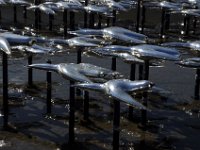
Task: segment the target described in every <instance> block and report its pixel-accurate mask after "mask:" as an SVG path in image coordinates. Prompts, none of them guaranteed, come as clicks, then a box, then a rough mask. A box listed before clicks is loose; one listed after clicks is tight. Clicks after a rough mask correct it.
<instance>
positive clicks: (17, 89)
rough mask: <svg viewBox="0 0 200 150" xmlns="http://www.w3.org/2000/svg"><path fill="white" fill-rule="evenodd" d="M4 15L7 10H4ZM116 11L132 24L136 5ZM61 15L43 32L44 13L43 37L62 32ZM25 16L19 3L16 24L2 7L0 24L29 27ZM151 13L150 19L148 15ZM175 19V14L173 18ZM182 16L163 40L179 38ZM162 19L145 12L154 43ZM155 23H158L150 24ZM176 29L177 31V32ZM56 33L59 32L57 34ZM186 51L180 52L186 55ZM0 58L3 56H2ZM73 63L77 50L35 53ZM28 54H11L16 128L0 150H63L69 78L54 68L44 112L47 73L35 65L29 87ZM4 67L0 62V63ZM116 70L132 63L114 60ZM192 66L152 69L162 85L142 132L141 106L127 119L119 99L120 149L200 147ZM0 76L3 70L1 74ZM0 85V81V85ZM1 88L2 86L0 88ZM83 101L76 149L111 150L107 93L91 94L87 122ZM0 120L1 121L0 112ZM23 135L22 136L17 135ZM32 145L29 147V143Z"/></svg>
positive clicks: (105, 63)
mask: <svg viewBox="0 0 200 150" xmlns="http://www.w3.org/2000/svg"><path fill="white" fill-rule="evenodd" d="M7 14H8V15H7ZM128 14H129V15H130V16H131V17H129V16H128V15H127V13H121V14H119V15H118V17H117V18H118V20H117V23H116V24H117V25H119V26H124V27H128V28H130V29H133V30H134V29H135V26H134V25H135V18H136V16H135V10H134V11H130V12H128ZM61 15H62V14H61V13H60V14H58V15H57V16H56V17H55V21H54V27H53V29H54V31H53V32H50V33H49V31H47V28H48V27H47V25H48V20H47V18H48V17H47V16H46V15H45V14H43V15H42V30H41V31H39V33H40V34H41V35H43V36H51V37H58V36H59V37H62V33H60V27H62V25H61V24H62V17H60V16H61ZM81 15H82V14H81V13H76V16H78V17H77V19H76V25H77V28H78V27H83V19H82V18H83V17H82V16H81ZM27 17H28V18H27V20H24V19H23V17H22V8H21V7H18V23H17V24H16V25H14V24H13V20H12V9H11V8H10V7H2V20H1V25H2V28H5V27H7V28H8V27H9V26H17V27H19V28H22V27H23V26H25V25H26V26H30V27H31V26H33V23H34V19H33V12H31V11H30V12H28V16H27ZM152 18H153V19H152ZM177 18H178V19H177ZM181 21H182V18H181V17H180V16H173V17H172V27H171V28H172V29H171V30H170V32H169V33H168V34H167V38H166V41H174V40H178V39H179V38H181V37H182V36H181V35H180V29H181V28H182V27H181V26H180V25H179V26H178V28H177V26H174V24H175V23H179V24H180V23H181ZM159 23H160V11H159V10H151V11H148V13H147V21H146V26H145V27H146V28H145V31H144V33H145V34H147V35H149V36H150V37H152V38H153V40H152V41H153V42H155V41H160V40H159V39H157V38H158V34H157V33H158V31H159V30H158V29H159ZM155 26H156V28H154V27H155ZM177 30H178V31H177ZM59 33H60V34H59ZM198 36H199V35H198V34H196V35H194V36H191V37H186V39H187V40H193V39H198ZM188 55H191V54H187V55H185V56H184V57H187V56H188ZM0 59H1V58H0ZM48 59H51V60H52V63H61V62H66V63H67V62H70V63H71V62H74V63H76V53H70V54H69V53H68V52H64V53H58V54H55V55H52V56H45V55H44V56H38V55H37V56H34V59H33V63H39V62H43V63H44V62H46V61H47V60H48ZM82 62H88V63H92V64H95V65H99V66H102V67H107V68H110V67H111V59H109V58H95V57H87V56H83V57H82ZM26 65H27V57H24V56H22V55H16V54H14V55H12V56H11V57H10V58H9V97H10V102H9V103H10V115H9V121H10V123H11V124H12V125H13V126H15V127H16V128H17V131H18V133H12V132H11V133H10V132H5V131H1V136H0V147H2V148H3V149H24V148H26V149H27V148H30V149H31V146H33V147H34V149H35V148H39V149H56V148H60V149H65V148H68V145H66V143H67V141H68V117H69V114H68V112H69V101H68V97H69V94H68V91H69V82H68V81H66V80H64V79H63V78H62V77H60V76H59V75H58V74H56V73H52V74H53V75H52V76H53V91H52V92H53V93H52V102H53V108H52V112H53V113H52V115H51V116H47V115H46V104H45V103H46V100H45V97H46V83H45V80H46V73H45V72H44V71H38V70H34V76H33V80H34V84H35V85H36V87H35V88H32V89H29V88H27V68H26ZM0 69H2V67H0ZM117 70H118V71H119V72H122V73H123V74H124V75H125V77H127V78H129V72H130V65H129V64H125V63H124V62H122V61H121V60H117ZM194 77H195V70H192V69H187V68H181V67H179V66H177V65H175V64H174V62H166V63H165V67H160V68H157V67H156V68H153V67H152V68H150V77H149V79H150V80H151V81H153V82H154V83H155V84H156V85H157V86H158V87H160V88H162V89H164V91H162V93H161V95H158V94H150V96H149V99H150V100H149V101H150V102H149V107H150V109H151V110H152V111H151V112H148V128H147V131H143V130H142V129H141V128H139V123H140V111H138V110H134V119H133V120H132V121H129V120H128V119H127V115H128V109H127V106H126V105H125V104H121V107H122V110H121V128H120V129H121V133H120V149H164V150H166V149H178V150H183V149H185V150H186V149H187V150H188V149H192V150H198V149H199V148H200V144H199V142H198V141H199V140H198V139H199V138H200V134H199V133H200V130H199V129H200V119H199V117H200V109H199V108H200V102H199V101H194V100H193V98H192V96H193V93H194ZM0 79H2V74H0ZM0 87H2V81H1V84H0ZM0 92H1V93H2V88H0ZM82 105H83V101H82V99H81V98H77V100H76V122H75V136H76V144H75V145H74V148H75V149H112V100H110V99H108V98H107V97H106V96H104V95H102V94H99V93H95V92H91V93H90V120H91V121H90V122H89V123H88V124H87V123H85V122H84V121H83V115H82V109H83V108H82ZM0 118H1V124H2V116H1V117H0ZM20 137H21V138H20ZM30 144H31V146H30Z"/></svg>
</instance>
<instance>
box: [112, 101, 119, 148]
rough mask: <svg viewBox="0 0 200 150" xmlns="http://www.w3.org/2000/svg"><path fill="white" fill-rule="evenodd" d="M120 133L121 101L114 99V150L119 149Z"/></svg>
mask: <svg viewBox="0 0 200 150" xmlns="http://www.w3.org/2000/svg"><path fill="white" fill-rule="evenodd" d="M119 133H120V102H119V101H117V100H114V112H113V150H118V149H119Z"/></svg>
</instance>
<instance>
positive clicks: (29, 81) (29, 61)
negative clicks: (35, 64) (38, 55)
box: [28, 55, 33, 87]
mask: <svg viewBox="0 0 200 150" xmlns="http://www.w3.org/2000/svg"><path fill="white" fill-rule="evenodd" d="M32 61H33V56H32V55H29V56H28V65H31V64H32ZM32 85H33V69H32V68H28V86H29V87H30V86H32Z"/></svg>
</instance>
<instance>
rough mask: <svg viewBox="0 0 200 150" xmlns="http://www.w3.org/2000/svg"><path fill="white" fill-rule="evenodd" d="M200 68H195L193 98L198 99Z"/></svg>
mask: <svg viewBox="0 0 200 150" xmlns="http://www.w3.org/2000/svg"><path fill="white" fill-rule="evenodd" d="M199 83H200V69H196V75H195V89H194V99H195V100H199Z"/></svg>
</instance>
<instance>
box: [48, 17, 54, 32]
mask: <svg viewBox="0 0 200 150" xmlns="http://www.w3.org/2000/svg"><path fill="white" fill-rule="evenodd" d="M53 19H54V16H53V15H52V14H49V31H52V30H53Z"/></svg>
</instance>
